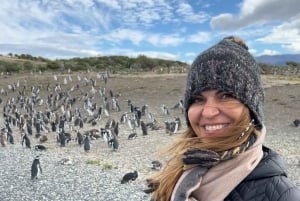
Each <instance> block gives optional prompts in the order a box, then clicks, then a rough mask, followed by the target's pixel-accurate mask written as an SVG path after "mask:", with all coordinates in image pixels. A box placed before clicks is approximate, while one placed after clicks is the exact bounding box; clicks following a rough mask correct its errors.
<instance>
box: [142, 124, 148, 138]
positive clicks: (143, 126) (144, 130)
mask: <svg viewBox="0 0 300 201" xmlns="http://www.w3.org/2000/svg"><path fill="white" fill-rule="evenodd" d="M141 129H142V133H143V135H148V128H147V126H146V124H145V123H144V121H141Z"/></svg>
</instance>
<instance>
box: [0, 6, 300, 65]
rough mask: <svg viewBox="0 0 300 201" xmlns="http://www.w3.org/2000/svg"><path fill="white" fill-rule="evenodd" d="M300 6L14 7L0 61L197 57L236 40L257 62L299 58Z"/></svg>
mask: <svg viewBox="0 0 300 201" xmlns="http://www.w3.org/2000/svg"><path fill="white" fill-rule="evenodd" d="M299 8H300V1H299V0H285V1H282V0H9V1H1V4H0V18H1V21H0V54H2V55H7V54H8V53H12V54H18V55H20V54H30V55H32V56H36V57H38V56H41V57H44V58H48V59H51V60H55V59H69V58H74V57H81V58H84V57H95V56H111V55H121V56H128V57H137V56H139V55H145V56H147V57H151V58H161V59H168V60H177V61H182V62H187V63H191V62H192V61H193V60H194V59H195V57H196V56H197V55H198V54H199V53H201V52H202V51H204V50H205V49H207V48H209V47H210V46H212V45H214V44H215V43H217V42H219V41H220V40H221V39H222V38H224V37H226V36H229V35H234V36H238V37H240V38H242V39H243V40H244V41H245V42H246V44H247V45H248V47H249V51H250V52H251V53H252V54H253V55H254V56H260V55H275V54H298V53H300V12H299Z"/></svg>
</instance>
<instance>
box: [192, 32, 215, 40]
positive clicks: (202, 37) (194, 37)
mask: <svg viewBox="0 0 300 201" xmlns="http://www.w3.org/2000/svg"><path fill="white" fill-rule="evenodd" d="M210 40H211V34H210V33H208V32H198V33H195V34H192V35H189V36H188V37H187V41H188V42H190V43H206V42H208V41H210Z"/></svg>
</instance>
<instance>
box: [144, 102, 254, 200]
mask: <svg viewBox="0 0 300 201" xmlns="http://www.w3.org/2000/svg"><path fill="white" fill-rule="evenodd" d="M249 122H250V114H249V110H248V109H247V108H245V109H244V111H243V113H242V115H241V118H240V119H239V121H238V122H236V123H235V124H234V126H232V127H231V128H230V129H229V130H228V132H227V133H224V134H222V135H218V136H212V137H198V136H197V135H196V134H195V132H194V131H193V129H192V128H191V127H188V128H187V130H185V131H184V132H183V133H182V136H181V137H179V138H177V139H176V140H175V141H174V142H173V143H172V144H171V145H170V146H169V147H167V148H166V149H165V150H163V151H161V152H160V153H159V155H160V156H165V157H168V162H167V163H166V164H165V165H164V166H163V168H162V169H161V170H160V171H159V172H157V173H156V174H154V175H152V176H151V177H150V178H148V179H147V180H146V182H147V183H148V184H149V187H152V188H153V190H154V192H153V194H152V196H153V200H155V201H169V200H170V199H171V195H172V191H173V189H174V187H175V184H176V182H177V181H178V179H179V178H180V176H181V175H182V173H183V172H184V171H185V170H187V169H190V168H192V167H193V166H187V165H185V164H184V163H183V160H182V159H183V154H184V152H186V151H187V150H188V149H192V148H200V149H208V150H212V151H215V152H218V153H220V152H223V151H226V150H229V149H231V148H234V147H237V146H240V145H241V144H242V143H244V142H245V141H247V139H248V137H249V136H250V134H251V133H252V132H253V131H254V127H255V125H252V126H251V127H250V129H249V130H248V131H247V132H246V133H245V134H244V135H243V136H242V137H240V136H241V133H242V132H243V131H245V128H246V127H247V126H248V125H249ZM254 133H257V132H254ZM145 192H147V191H145Z"/></svg>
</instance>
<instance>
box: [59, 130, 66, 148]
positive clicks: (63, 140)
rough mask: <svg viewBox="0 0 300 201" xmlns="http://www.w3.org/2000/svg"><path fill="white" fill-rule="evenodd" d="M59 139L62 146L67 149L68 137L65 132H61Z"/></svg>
mask: <svg viewBox="0 0 300 201" xmlns="http://www.w3.org/2000/svg"><path fill="white" fill-rule="evenodd" d="M58 139H59V143H60V146H61V147H65V146H66V136H65V133H64V132H63V131H61V132H60V133H59V134H58Z"/></svg>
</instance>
